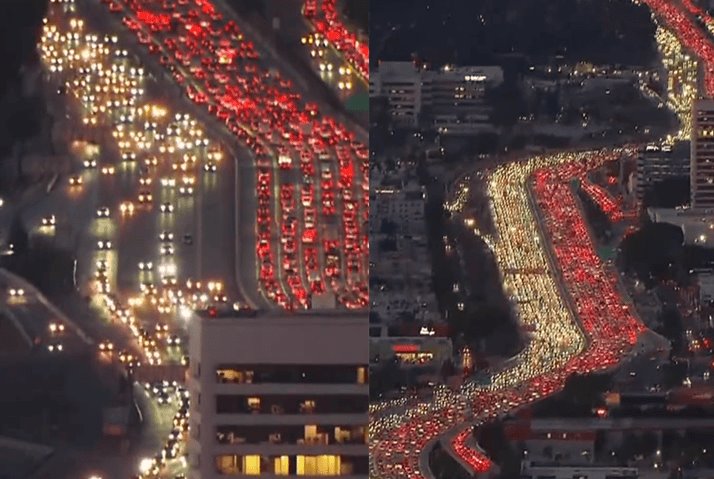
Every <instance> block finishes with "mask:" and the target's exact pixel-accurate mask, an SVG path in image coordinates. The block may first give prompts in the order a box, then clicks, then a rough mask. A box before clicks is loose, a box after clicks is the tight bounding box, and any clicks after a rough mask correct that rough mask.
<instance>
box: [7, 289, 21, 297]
mask: <svg viewBox="0 0 714 479" xmlns="http://www.w3.org/2000/svg"><path fill="white" fill-rule="evenodd" d="M7 292H8V294H9V295H10V296H12V297H22V296H25V290H24V289H22V288H10V289H9V290H8V291H7Z"/></svg>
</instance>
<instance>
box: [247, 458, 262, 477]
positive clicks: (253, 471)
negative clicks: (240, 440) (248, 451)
mask: <svg viewBox="0 0 714 479" xmlns="http://www.w3.org/2000/svg"><path fill="white" fill-rule="evenodd" d="M243 474H245V475H247V476H258V475H260V456H258V455H250V456H245V457H243Z"/></svg>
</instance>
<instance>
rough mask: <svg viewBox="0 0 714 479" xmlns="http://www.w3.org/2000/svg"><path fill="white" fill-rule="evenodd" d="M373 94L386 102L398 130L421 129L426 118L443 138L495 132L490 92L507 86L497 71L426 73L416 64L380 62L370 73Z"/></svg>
mask: <svg viewBox="0 0 714 479" xmlns="http://www.w3.org/2000/svg"><path fill="white" fill-rule="evenodd" d="M369 81H370V85H369V94H370V96H371V97H375V96H383V97H385V98H387V101H388V102H389V110H390V114H391V116H392V119H393V121H394V122H395V123H396V124H399V125H402V126H409V127H414V128H415V127H417V126H419V125H420V121H421V120H422V119H423V117H424V116H428V120H429V121H430V122H431V124H432V127H433V128H435V129H436V130H437V131H439V133H441V134H450V133H451V134H470V133H476V132H479V131H488V130H491V129H492V126H491V124H490V109H489V107H488V106H487V105H486V103H485V94H486V90H487V89H488V88H489V87H493V86H497V85H499V84H501V83H502V82H503V70H502V69H501V68H500V67H498V66H483V67H482V66H469V67H451V66H448V65H447V66H445V67H444V68H442V69H440V70H437V71H434V70H424V69H420V68H418V67H417V66H416V64H414V63H412V62H381V63H380V64H379V68H378V69H377V71H374V72H371V73H370V79H369Z"/></svg>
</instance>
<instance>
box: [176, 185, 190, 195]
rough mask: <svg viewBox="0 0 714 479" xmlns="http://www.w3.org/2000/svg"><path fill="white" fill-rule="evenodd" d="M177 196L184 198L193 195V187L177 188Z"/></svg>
mask: <svg viewBox="0 0 714 479" xmlns="http://www.w3.org/2000/svg"><path fill="white" fill-rule="evenodd" d="M179 194H180V195H184V196H189V195H192V194H193V186H181V187H180V188H179Z"/></svg>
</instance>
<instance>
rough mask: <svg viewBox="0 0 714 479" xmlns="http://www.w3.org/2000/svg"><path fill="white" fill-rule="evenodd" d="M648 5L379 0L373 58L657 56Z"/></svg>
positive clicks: (470, 60) (640, 60) (373, 13)
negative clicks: (515, 55)
mask: <svg viewBox="0 0 714 479" xmlns="http://www.w3.org/2000/svg"><path fill="white" fill-rule="evenodd" d="M654 28H655V27H654V25H653V23H652V21H651V19H650V14H649V10H648V9H647V8H646V7H644V6H636V5H634V3H633V2H632V1H631V0H609V1H606V0H380V1H372V2H371V5H370V46H371V52H372V60H373V61H375V60H377V59H382V60H408V59H410V57H411V55H412V54H417V56H418V57H419V58H421V59H424V60H426V61H428V62H432V63H433V64H436V65H439V64H443V63H456V64H462V65H466V64H488V63H497V59H498V57H499V55H502V54H504V53H513V52H515V53H525V54H527V55H530V56H533V57H534V58H535V57H538V58H540V59H544V58H548V57H553V56H555V55H564V56H566V57H567V58H568V59H572V60H589V61H593V62H595V63H604V62H613V63H630V64H647V63H648V62H650V61H651V60H652V59H653V54H654V42H653V33H654Z"/></svg>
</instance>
